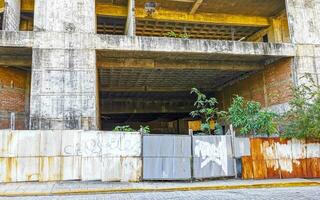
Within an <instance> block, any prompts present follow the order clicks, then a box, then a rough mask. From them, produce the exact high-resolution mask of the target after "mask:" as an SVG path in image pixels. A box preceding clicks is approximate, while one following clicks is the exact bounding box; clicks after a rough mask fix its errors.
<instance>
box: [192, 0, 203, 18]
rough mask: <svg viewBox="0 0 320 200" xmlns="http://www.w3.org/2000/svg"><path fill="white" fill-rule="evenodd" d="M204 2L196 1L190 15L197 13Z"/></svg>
mask: <svg viewBox="0 0 320 200" xmlns="http://www.w3.org/2000/svg"><path fill="white" fill-rule="evenodd" d="M202 2H203V0H196V1H195V2H194V4H193V6H192V8H191V11H190V15H193V14H195V13H196V12H197V10H198V8H199V7H200V5H201V4H202Z"/></svg>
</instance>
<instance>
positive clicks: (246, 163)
mask: <svg viewBox="0 0 320 200" xmlns="http://www.w3.org/2000/svg"><path fill="white" fill-rule="evenodd" d="M241 160H242V178H243V179H253V165H252V157H251V156H244V157H242V159H241Z"/></svg>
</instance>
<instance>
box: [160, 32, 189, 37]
mask: <svg viewBox="0 0 320 200" xmlns="http://www.w3.org/2000/svg"><path fill="white" fill-rule="evenodd" d="M166 36H167V37H172V38H183V39H188V38H189V37H190V36H189V35H188V34H187V33H176V32H174V31H169V32H168V33H167V34H166Z"/></svg>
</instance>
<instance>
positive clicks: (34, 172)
mask: <svg viewBox="0 0 320 200" xmlns="http://www.w3.org/2000/svg"><path fill="white" fill-rule="evenodd" d="M19 144H20V143H19ZM39 162H40V158H39V157H37V158H35V157H25V158H17V181H38V180H39V173H40V170H39V167H40V163H39Z"/></svg>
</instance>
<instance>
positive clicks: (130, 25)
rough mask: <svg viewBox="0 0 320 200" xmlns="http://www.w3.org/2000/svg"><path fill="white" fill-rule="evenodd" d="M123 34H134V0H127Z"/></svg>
mask: <svg viewBox="0 0 320 200" xmlns="http://www.w3.org/2000/svg"><path fill="white" fill-rule="evenodd" d="M125 34H126V35H127V36H130V37H132V36H135V35H136V16H135V0H128V16H127V23H126V29H125Z"/></svg>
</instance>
